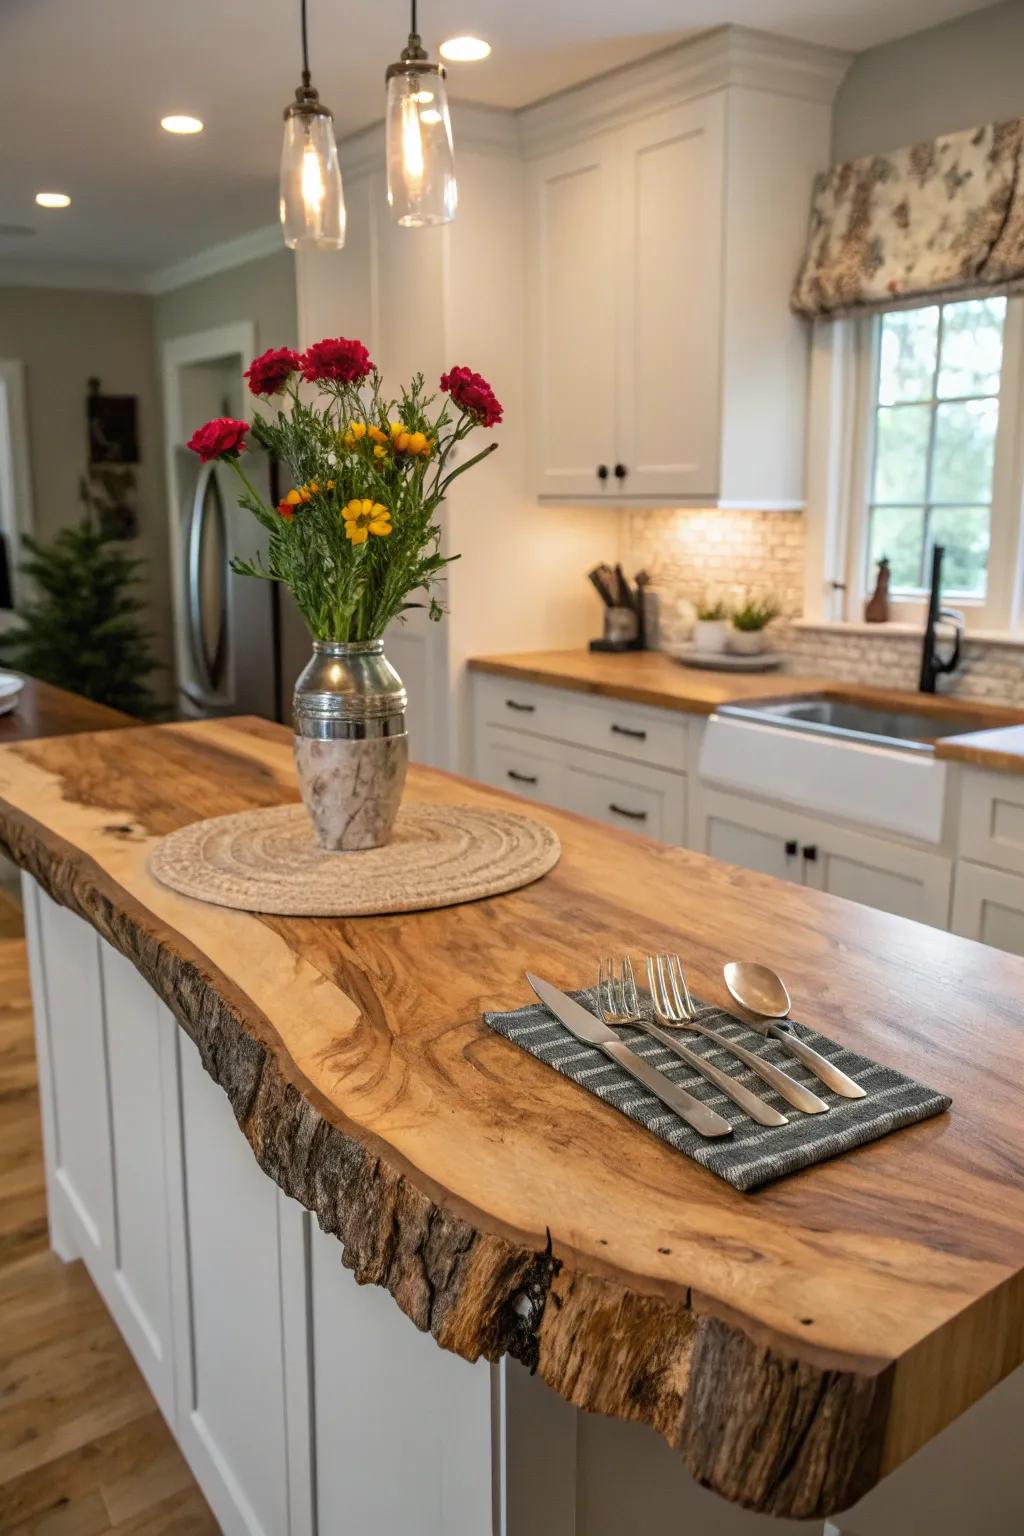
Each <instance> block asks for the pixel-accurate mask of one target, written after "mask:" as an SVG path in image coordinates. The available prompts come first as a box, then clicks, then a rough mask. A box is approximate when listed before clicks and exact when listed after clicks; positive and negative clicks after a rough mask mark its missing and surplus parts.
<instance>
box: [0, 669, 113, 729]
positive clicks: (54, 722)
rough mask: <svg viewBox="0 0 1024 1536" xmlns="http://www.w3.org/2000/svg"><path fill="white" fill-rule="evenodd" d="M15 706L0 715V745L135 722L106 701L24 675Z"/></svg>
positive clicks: (21, 675)
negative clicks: (101, 702)
mask: <svg viewBox="0 0 1024 1536" xmlns="http://www.w3.org/2000/svg"><path fill="white" fill-rule="evenodd" d="M15 676H17V677H24V678H25V687H24V688H23V689H22V691H21V693H20V694H19V695H18V702H17V704H16V705H15V707H14V708H13V709H11V710H8V712H7V713H6V714H4V715H0V745H6V743H7V742H9V741H30V740H33V739H34V738H36V737H39V736H69V735H71V734H72V733H73V732H75V731H119V730H125V729H127V728H128V727H129V726H133V725H138V723H139V722H138V721H137V720H134V719H133V718H132V716H131V715H125V714H122V712H121V711H120V710H119V709H110V708H109V707H108V706H107V705H106V704H94V703H93V701H92V699H83V698H82V696H81V695H80V694H77V693H68V692H67V690H66V689H64V688H55V687H54V686H53V684H52V683H42V682H40V681H39V679H38V678H36V677H26V676H25V674H24V673H23V672H18V673H16V674H15Z"/></svg>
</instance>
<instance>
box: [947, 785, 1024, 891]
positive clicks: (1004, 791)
mask: <svg viewBox="0 0 1024 1536" xmlns="http://www.w3.org/2000/svg"><path fill="white" fill-rule="evenodd" d="M959 852H960V856H961V858H965V859H973V860H975V861H976V862H977V863H979V864H994V865H995V866H996V868H997V869H1009V870H1012V871H1013V872H1014V873H1015V874H1018V875H1024V777H1020V776H1018V775H1017V774H1012V773H985V772H983V771H982V770H980V769H973V768H969V769H965V770H964V772H963V774H962V776H961V780H960V844H959Z"/></svg>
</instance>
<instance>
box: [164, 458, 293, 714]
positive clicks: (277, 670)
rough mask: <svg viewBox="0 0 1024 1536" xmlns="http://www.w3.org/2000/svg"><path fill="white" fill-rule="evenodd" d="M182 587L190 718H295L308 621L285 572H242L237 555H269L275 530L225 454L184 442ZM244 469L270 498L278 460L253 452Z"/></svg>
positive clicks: (182, 699) (181, 697)
mask: <svg viewBox="0 0 1024 1536" xmlns="http://www.w3.org/2000/svg"><path fill="white" fill-rule="evenodd" d="M176 457H177V473H178V490H179V497H180V504H179V508H178V538H179V561H178V567H179V573H180V582H181V591H180V592H179V600H178V602H177V604H176V611H177V615H178V635H177V637H176V648H177V665H178V703H179V710H180V713H181V714H182V715H183V716H185V717H186V718H192V719H196V718H204V717H207V716H213V715H262V716H263V717H264V718H266V719H268V720H288V719H290V714H291V693H292V686H293V684H294V682H295V679H296V677H297V676H298V674H299V672H300V671H301V669H302V668H303V666H305V664H306V662H307V661H308V659H309V654H310V642H309V638H308V636H307V634H306V630H305V626H304V625H303V622H302V619H301V617H300V615H299V613H298V610H297V609H296V608H295V605H294V603H293V601H292V599H291V596H290V595H289V593H288V592H286V591H284V590H282V589H281V588H279V587H278V585H277V583H276V582H270V581H259V580H257V579H255V578H253V577H251V576H239V575H236V574H235V572H234V571H232V569H231V560H232V558H233V557H235V556H239V557H241V558H243V559H245V560H252V559H254V558H255V557H256V555H257V554H262V555H263V556H264V557H265V555H266V548H267V534H266V531H265V529H264V528H263V527H262V526H261V524H260V523H258V522H257V520H256V518H254V517H253V515H252V513H251V512H247V511H246V510H245V509H244V508H242V507H240V506H239V505H238V491H239V484H238V481H237V479H236V478H235V475H234V473H233V472H232V470H231V469H229V468H228V466H227V465H226V464H219V463H216V462H214V463H211V464H202V463H200V461H199V460H198V459H197V458H196V456H195V454H193V453H190V452H189V451H188V450H187V449H185V448H179V449H178V450H177V455H176ZM245 470H246V474H247V475H248V477H249V479H250V480H251V481H252V483H253V485H255V487H256V489H257V490H258V491H259V492H260V494H261V495H262V496H263V497H264V498H265V500H266V501H267V502H269V503H270V505H274V503H275V502H276V500H277V493H278V486H277V484H276V480H277V476H276V473H275V466H273V465H272V464H271V462H270V460H269V458H268V457H267V456H266V455H265V454H259V453H247V454H246V456H245Z"/></svg>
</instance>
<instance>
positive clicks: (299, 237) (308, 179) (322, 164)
mask: <svg viewBox="0 0 1024 1536" xmlns="http://www.w3.org/2000/svg"><path fill="white" fill-rule="evenodd" d="M295 95H296V100H295V101H294V102H293V103H292V105H291V106H290V107H289V108H288V110H287V112H286V113H285V120H284V147H283V149H282V150H281V225H282V227H283V229H284V243H285V245H287V246H289V247H290V248H291V249H292V250H293V251H338V250H340V249H341V247H342V246H343V245H344V244H345V197H344V193H343V191H342V185H341V167H340V165H339V164H338V146H337V144H336V142H335V138H334V120H333V118H332V117H331V114H330V112H328V110H327V108H326V107H323V106H321V104H320V102H319V100H318V99H317V95H316V91H314V90H312V88H311V87H308V86H306V87H300V90H298V91H296V93H295ZM311 98H312V99H311Z"/></svg>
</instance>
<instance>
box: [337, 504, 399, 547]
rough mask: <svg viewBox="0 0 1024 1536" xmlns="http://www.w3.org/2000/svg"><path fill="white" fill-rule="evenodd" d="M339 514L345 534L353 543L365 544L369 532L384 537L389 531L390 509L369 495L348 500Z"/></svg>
mask: <svg viewBox="0 0 1024 1536" xmlns="http://www.w3.org/2000/svg"><path fill="white" fill-rule="evenodd" d="M341 515H342V517H343V518H344V519H345V536H346V538H348V539H349V540H350V541H351V543H353V544H365V543H366V541H367V539H368V538H369V536H370V534H371V533H372V534H375V535H376V537H377V538H381V539H384V538H387V536H388V534H389V533H390V532H391V513H390V511H389V510H388V508H387V507H385V506H382V505H381V503H380V502H379V501H371V500H370V499H369V497H366V498H365V499H363V500H362V501H360V500H358V499H357V500H355V501H350V502H349V503H348V505H347V506H345V507H343V508H342V513H341Z"/></svg>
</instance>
